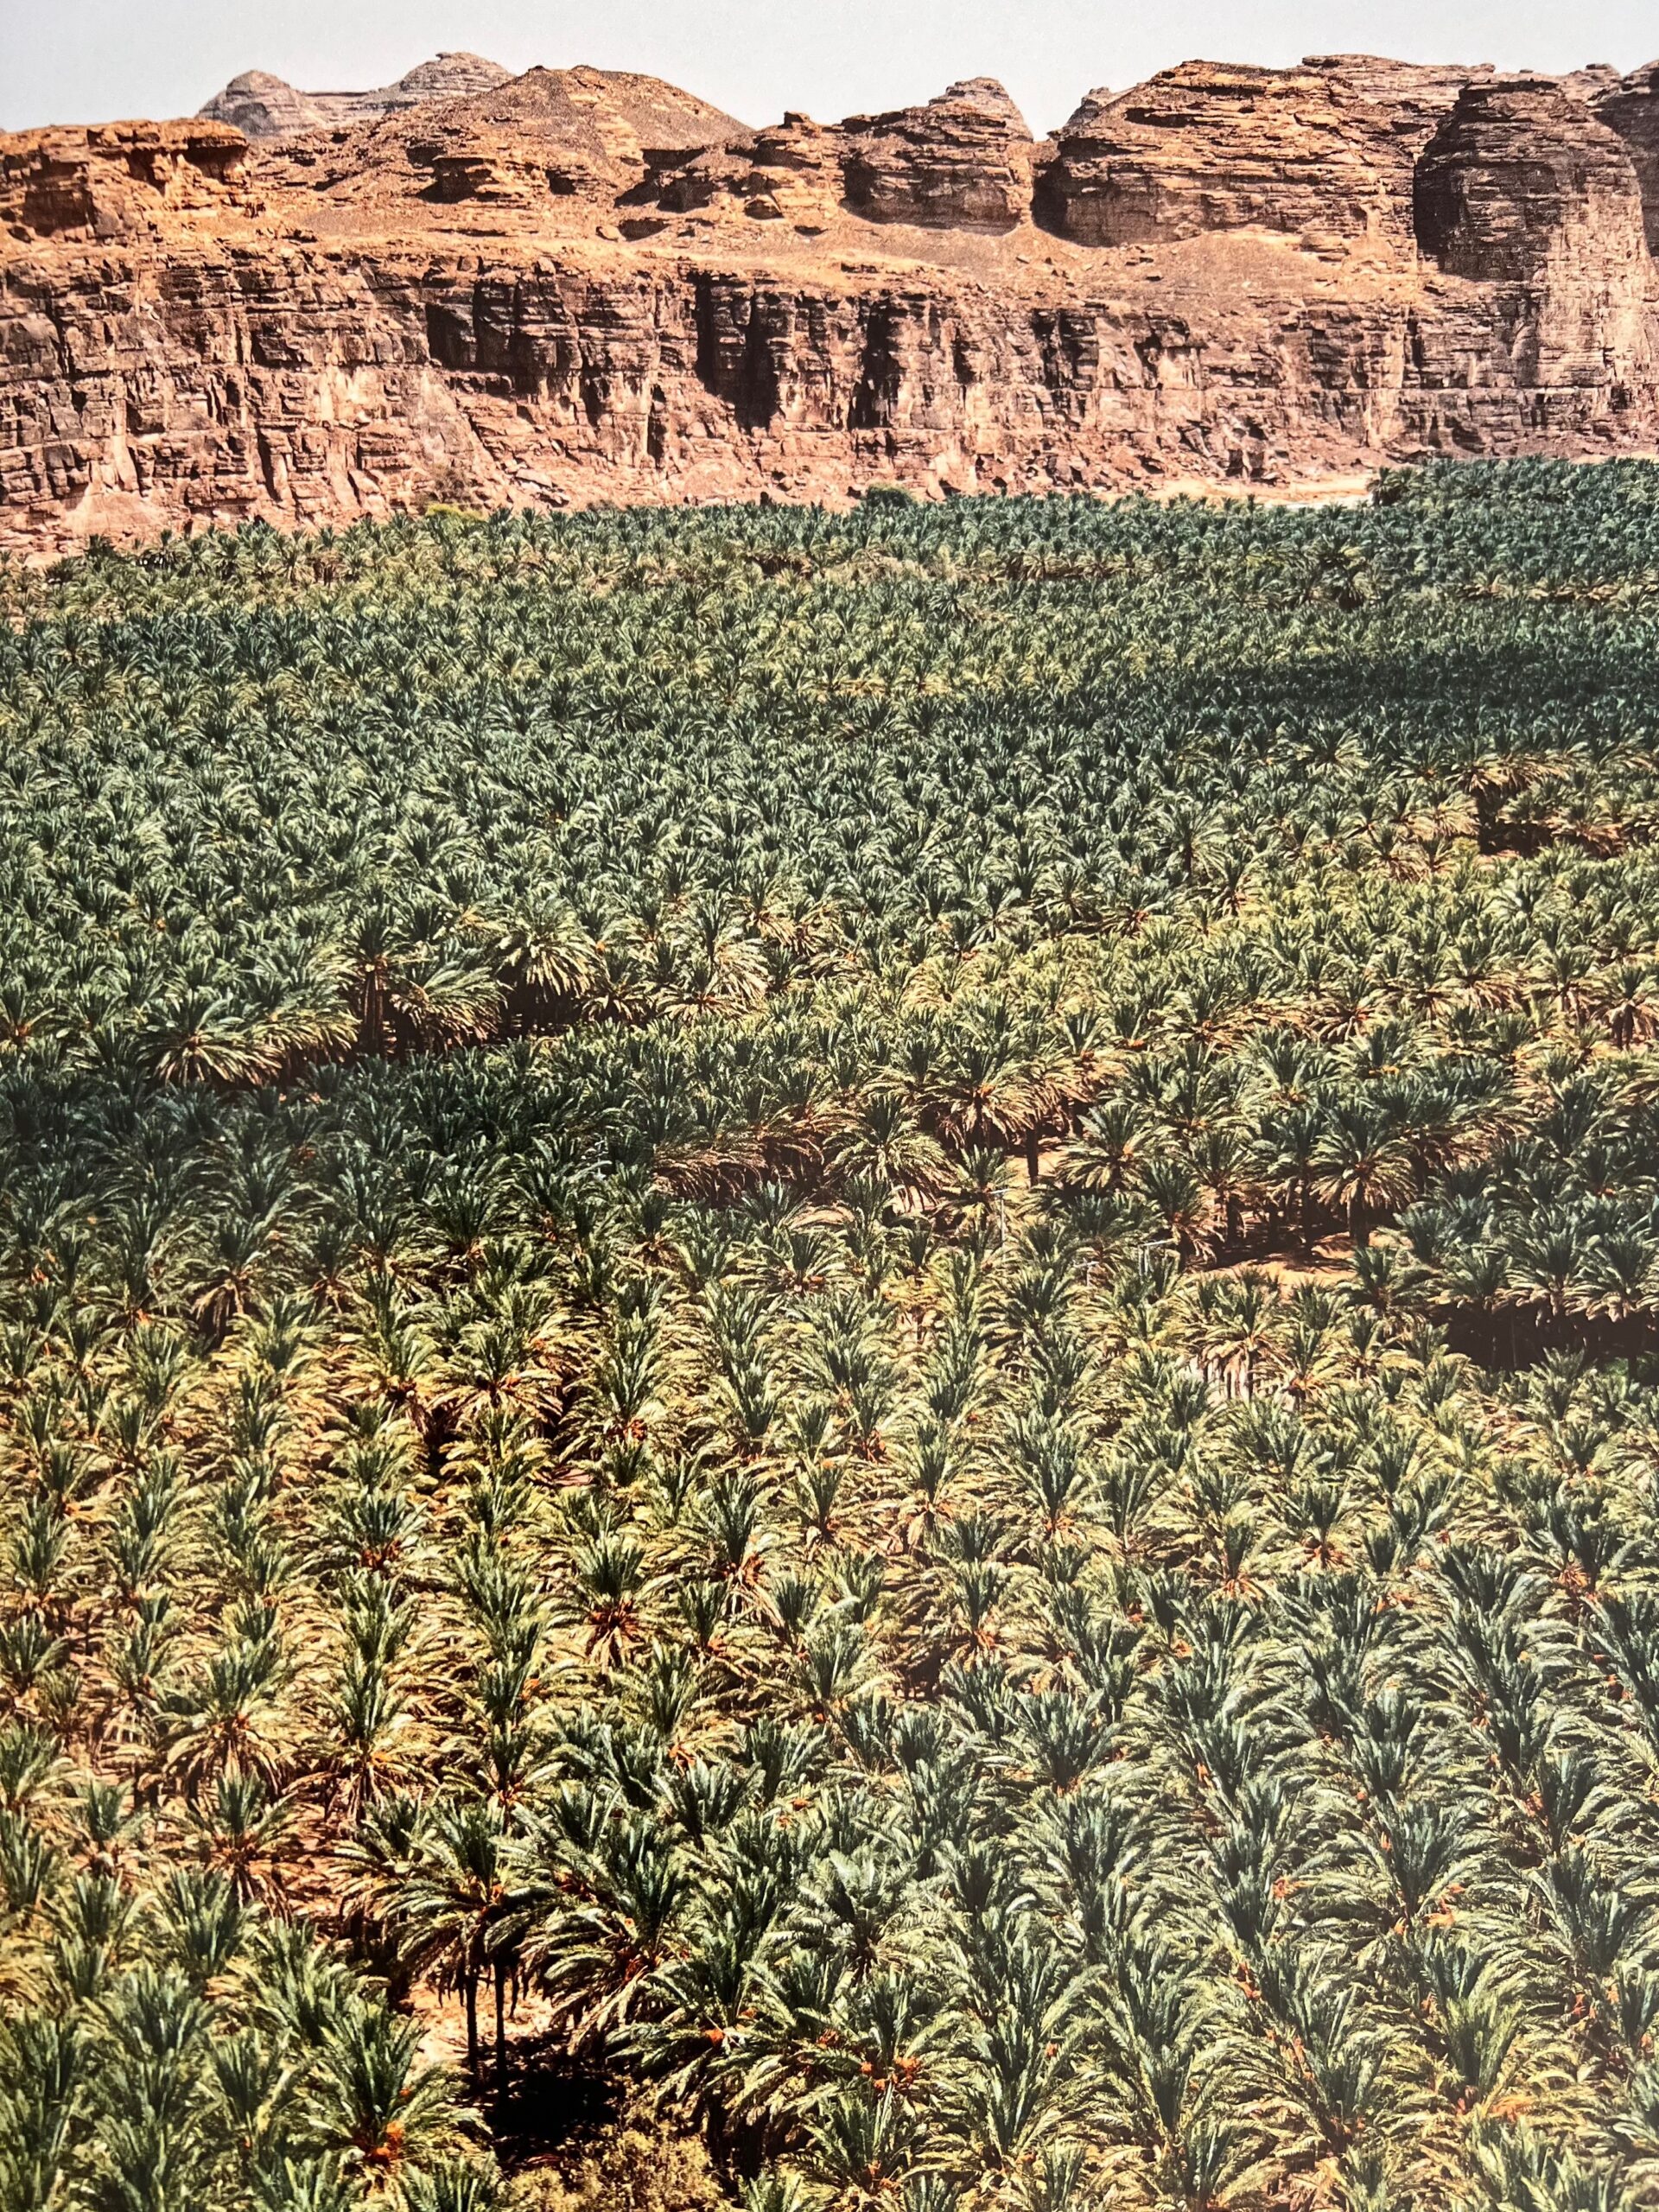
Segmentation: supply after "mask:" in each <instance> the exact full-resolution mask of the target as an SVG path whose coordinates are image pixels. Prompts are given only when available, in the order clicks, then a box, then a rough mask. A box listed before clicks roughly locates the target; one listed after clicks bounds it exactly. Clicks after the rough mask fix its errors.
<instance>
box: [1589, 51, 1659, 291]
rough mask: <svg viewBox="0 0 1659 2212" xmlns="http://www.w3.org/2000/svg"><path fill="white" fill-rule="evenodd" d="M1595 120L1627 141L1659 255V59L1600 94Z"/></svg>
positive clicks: (1653, 250) (1651, 247) (1652, 250)
mask: <svg viewBox="0 0 1659 2212" xmlns="http://www.w3.org/2000/svg"><path fill="white" fill-rule="evenodd" d="M1595 113H1596V119H1597V121H1598V122H1599V123H1605V124H1606V125H1607V127H1608V129H1609V130H1616V131H1617V132H1618V135H1619V137H1621V138H1622V139H1623V140H1624V145H1625V149H1626V151H1627V152H1628V153H1629V155H1630V160H1631V162H1632V163H1633V165H1634V167H1635V169H1636V175H1637V182H1638V183H1639V184H1640V186H1641V188H1642V204H1643V209H1644V210H1645V212H1646V217H1647V229H1648V250H1649V252H1650V253H1653V254H1656V255H1659V61H1649V63H1648V65H1647V67H1646V68H1644V69H1633V70H1632V71H1631V72H1630V75H1629V76H1628V77H1626V78H1624V79H1623V80H1622V81H1621V82H1619V83H1618V84H1616V85H1612V86H1609V87H1608V88H1607V89H1606V90H1605V91H1604V92H1601V93H1599V95H1598V97H1597V99H1596V103H1595Z"/></svg>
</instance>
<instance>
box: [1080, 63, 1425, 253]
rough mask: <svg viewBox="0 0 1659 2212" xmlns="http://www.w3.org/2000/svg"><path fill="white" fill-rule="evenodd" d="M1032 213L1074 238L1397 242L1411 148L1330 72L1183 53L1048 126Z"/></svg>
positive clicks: (1379, 112) (1370, 103) (1402, 229)
mask: <svg viewBox="0 0 1659 2212" xmlns="http://www.w3.org/2000/svg"><path fill="white" fill-rule="evenodd" d="M1453 97H1455V94H1454V95H1453ZM1424 135H1425V136H1427V132H1425V134H1424ZM1038 208H1039V215H1040V217H1041V219H1043V220H1044V221H1046V222H1047V223H1049V224H1051V225H1052V227H1053V228H1054V229H1055V230H1056V231H1057V232H1059V234H1060V235H1061V236H1062V237H1064V238H1071V239H1074V240H1075V241H1077V243H1078V244H1079V245H1092V246H1108V247H1110V246H1124V245H1162V244H1166V243H1168V242H1170V241H1172V240H1174V239H1178V238H1197V237H1198V236H1200V235H1202V234H1204V233H1205V232H1216V231H1235V230H1245V229H1261V230H1268V231H1278V232H1286V233H1287V234H1289V235H1290V236H1293V237H1300V238H1308V239H1310V240H1311V241H1313V242H1315V243H1322V242H1326V241H1333V240H1340V241H1348V240H1352V239H1355V238H1365V237H1367V236H1370V237H1374V238H1377V239H1378V240H1379V241H1382V242H1383V243H1385V244H1387V245H1395V244H1396V243H1397V242H1398V241H1399V240H1400V239H1402V238H1403V237H1405V236H1406V235H1407V234H1408V232H1409V227H1410V152H1409V148H1408V147H1407V148H1405V149H1402V145H1401V143H1400V140H1399V138H1398V137H1397V136H1396V133H1395V130H1394V127H1393V114H1392V110H1391V108H1390V107H1389V105H1384V104H1383V103H1380V102H1378V101H1377V100H1376V99H1367V98H1365V97H1363V95H1362V93H1361V92H1359V91H1358V90H1357V88H1354V87H1353V86H1351V85H1350V83H1349V82H1348V81H1347V79H1345V78H1344V76H1343V75H1342V74H1341V73H1339V72H1338V71H1337V70H1334V69H1328V68H1319V67H1306V66H1305V67H1302V68H1300V69H1293V70H1273V69H1247V68H1224V67H1218V66H1217V65H1216V64H1214V63H1211V62H1204V61H1193V62H1185V63H1183V64H1182V66H1181V67H1179V69H1169V70H1166V71H1165V72H1164V73H1162V75H1160V76H1157V77H1154V78H1153V79H1152V80H1151V81H1150V83H1148V84H1145V85H1139V86H1135V89H1134V90H1133V91H1132V92H1122V93H1119V94H1118V95H1116V97H1114V96H1113V95H1111V94H1110V93H1106V92H1091V93H1090V96H1089V97H1088V99H1085V100H1084V103H1083V105H1081V106H1080V107H1079V108H1078V109H1077V112H1076V114H1075V115H1073V116H1072V118H1071V120H1070V122H1069V123H1067V124H1065V127H1064V129H1063V130H1060V131H1059V132H1058V134H1057V137H1056V146H1055V153H1054V158H1053V159H1052V162H1050V163H1049V164H1048V166H1047V167H1046V169H1045V171H1044V173H1043V175H1042V178H1041V181H1040V182H1039V188H1038Z"/></svg>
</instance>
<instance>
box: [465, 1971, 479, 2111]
mask: <svg viewBox="0 0 1659 2212" xmlns="http://www.w3.org/2000/svg"><path fill="white" fill-rule="evenodd" d="M461 1986H462V1988H463V1989H464V1990H465V1992H466V1995H467V2073H468V2074H469V2075H471V2076H472V2082H473V2087H474V2088H478V2086H479V2079H478V1976H477V1975H476V1974H472V1973H468V1974H467V1976H466V1977H465V1979H464V1980H463V1982H462V1984H461Z"/></svg>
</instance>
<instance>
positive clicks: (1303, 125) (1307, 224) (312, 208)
mask: <svg viewBox="0 0 1659 2212" xmlns="http://www.w3.org/2000/svg"><path fill="white" fill-rule="evenodd" d="M1592 91H1593V87H1592ZM1596 97H1597V99H1598V107H1599V112H1601V113H1604V114H1605V110H1606V106H1607V101H1608V99H1609V98H1610V97H1611V96H1610V95H1604V94H1597V95H1596ZM1618 97H1619V98H1621V99H1624V98H1630V97H1635V98H1637V99H1639V98H1641V97H1643V95H1642V93H1641V91H1640V88H1639V87H1638V88H1637V92H1636V93H1635V94H1634V95H1632V94H1631V93H1630V89H1629V86H1628V81H1627V82H1626V83H1624V84H1621V85H1620V86H1619V87H1618ZM1643 112H1646V111H1643ZM122 131H124V132H126V134H127V135H126V136H125V137H123V136H122V135H121V132H122ZM0 213H3V218H4V220H5V223H6V225H7V226H8V230H7V238H6V242H5V244H4V245H3V250H0V546H7V547H10V548H11V549H12V550H18V551H22V552H26V553H31V554H43V553H50V552H53V551H55V550H60V549H63V548H65V547H67V546H71V545H73V544H74V543H77V542H79V541H80V540H81V539H83V538H84V537H85V535H86V533H87V532H88V531H94V530H97V531H106V532H109V533H110V534H112V535H114V536H116V537H120V538H124V539H137V538H142V537H145V536H147V535H153V534H155V533H156V531H159V530H160V529H162V528H175V529H176V528H189V527H195V526H197V525H199V524H206V523H208V522H214V523H226V522H233V521H236V520H238V519H239V518H246V517H252V516H259V517H263V518H266V519H269V520H270V521H272V522H275V523H277V524H313V523H321V522H340V521H344V520H349V519H352V518H355V517H357V516H359V515H383V514H386V513H390V512H396V511H397V510H398V509H400V508H404V507H408V506H410V505H421V504H422V503H423V502H425V501H428V500H429V499H433V498H435V497H437V498H446V499H459V500H461V501H464V502H467V503H470V504H480V505H482V504H489V503H494V502H498V501H522V502H535V503H540V504H565V503H572V502H581V501H590V500H595V499H614V500H625V499H644V500H681V499H731V498H756V497H760V496H763V495H764V496H769V497H774V498H787V499H828V500H832V501H833V500H841V499H848V498H851V497H855V496H856V495H857V494H858V493H860V492H861V490H863V489H864V488H866V487H868V486H870V485H873V484H880V483H891V482H894V481H897V482H901V483H905V484H907V485H910V486H913V487H914V488H915V489H916V490H918V492H920V493H923V494H925V495H929V496H938V495H942V494H944V493H947V492H951V491H969V490H976V489H977V490H994V489H1008V490H1072V489H1084V488H1088V489H1099V490H1110V489H1118V488H1122V487H1125V486H1136V485H1139V486H1164V487H1170V486H1185V487H1187V488H1201V487H1202V486H1204V485H1205V484H1206V483H1217V482H1225V481H1227V480H1232V481H1234V482H1237V483H1242V484H1245V485H1249V486H1255V487H1260V488H1262V489H1265V490H1269V491H1271V490H1274V489H1275V488H1283V487H1286V486H1299V485H1300V486H1318V485H1319V484H1320V483H1329V482H1332V481H1333V480H1344V481H1346V480H1354V479H1356V478H1357V477H1361V476H1363V472H1364V471H1366V470H1367V469H1369V468H1371V467H1376V465H1378V464H1379V463H1380V462H1382V461H1385V460H1400V459H1408V458H1410V457H1412V456H1414V455H1421V454H1430V453H1437V452H1438V453H1448V452H1449V453H1457V454H1510V453H1522V452H1529V451H1539V450H1546V451H1552V452H1562V453H1580V454H1593V453H1600V452H1611V451H1621V450H1622V451H1637V450H1644V449H1653V448H1659V372H1656V367H1655V351H1656V331H1659V287H1656V279H1655V275H1654V269H1653V263H1652V258H1651V255H1650V253H1649V247H1648V245H1647V242H1646V238H1645V235H1644V232H1643V219H1642V213H1641V200H1640V194H1639V192H1638V188H1637V171H1636V168H1635V167H1634V156H1633V152H1632V150H1631V142H1630V140H1629V139H1628V138H1627V137H1624V136H1622V135H1620V134H1618V133H1617V132H1615V131H1614V130H1612V129H1611V126H1608V125H1605V124H1601V123H1599V122H1597V121H1595V120H1593V119H1592V117H1591V114H1590V112H1589V111H1588V109H1587V108H1586V105H1585V102H1584V100H1583V99H1582V98H1579V97H1575V96H1574V95H1573V94H1570V93H1568V92H1566V91H1564V90H1563V89H1562V88H1560V86H1552V85H1550V84H1548V83H1546V82H1542V81H1540V80H1509V79H1506V80H1497V79H1493V78H1492V77H1491V73H1490V72H1486V73H1477V72H1428V71H1411V70H1406V69H1404V68H1402V67H1401V66H1400V65H1394V64H1389V63H1386V62H1383V61H1380V60H1375V59H1374V58H1370V57H1363V56H1360V57H1354V56H1338V57H1323V58H1320V59H1319V60H1315V61H1313V62H1311V63H1309V64H1307V65H1306V66H1305V67H1303V68H1302V69H1300V70H1298V71H1294V72H1278V73H1269V72H1243V71H1236V70H1221V69H1217V68H1213V67H1200V66H1194V67H1190V68H1187V69H1184V70H1181V71H1176V72H1172V73H1169V76H1168V77H1167V78H1166V79H1159V80H1156V81H1155V83H1154V85H1153V86H1149V87H1143V88H1141V90H1140V91H1139V92H1135V93H1130V94H1126V95H1123V96H1122V98H1121V99H1116V100H1110V99H1098V98H1097V99H1093V100H1091V101H1089V102H1085V103H1084V109H1083V110H1082V111H1080V113H1079V117H1078V118H1074V123H1073V124H1072V125H1071V126H1069V127H1068V130H1067V131H1066V133H1065V134H1063V135H1062V137H1061V138H1060V140H1059V142H1058V144H1057V145H1056V146H1054V147H1052V148H1047V149H1045V148H1033V146H1032V145H1031V142H1030V140H1029V137H1027V135H1026V133H1025V130H1024V125H1023V124H1022V123H1021V122H1020V118H1018V116H1017V114H1016V113H1015V112H1014V110H1013V109H1012V105H1011V104H1009V103H1007V99H1006V95H1004V94H1002V93H1001V90H1000V87H994V86H988V85H986V84H983V83H975V84H970V85H965V86H956V87H952V88H951V90H950V92H949V93H947V94H946V95H944V97H943V99H941V100H940V101H938V102H935V103H931V104H930V105H928V106H926V107H923V108H919V109H912V110H906V111H899V113H897V114H895V115H893V116H883V117H880V118H853V119H852V120H851V121H850V122H849V124H845V125H842V126H837V127H827V126H823V125H820V124H815V123H813V122H811V121H810V120H809V119H808V118H804V117H801V116H792V117H790V118H785V122H784V123H783V124H780V125H779V126H777V127H776V128H774V129H772V130H765V131H760V132H748V131H743V130H741V129H740V128H739V127H738V126H737V125H735V124H733V123H732V121H731V118H727V117H721V115H720V114H719V111H716V110H713V109H709V108H708V107H707V106H706V105H705V104H703V103H701V102H696V101H692V100H690V99H689V98H687V96H685V95H682V94H679V93H677V92H674V90H673V88H672V87H669V86H659V85H658V84H657V83H656V82H655V80H652V79H619V78H616V77H612V76H607V75H605V74H604V73H600V72H581V71H573V72H552V71H540V72H532V73H531V74H530V76H529V77H527V78H525V79H518V80H515V83H514V84H513V85H511V86H505V87H498V88H495V89H493V90H492V91H489V92H484V93H481V94H474V95H469V96H468V97H467V98H466V99H461V100H458V101H451V102H445V103H440V104H438V105H435V106H431V107H426V108H422V109H418V110H416V111H412V112H409V113H405V114H401V115H395V116H391V117H383V118H379V119H378V120H376V121H373V122H371V123H367V124H358V125H356V126H354V127H353V129H352V130H347V131H346V132H343V133H325V134H318V133H315V132H314V133H311V134H309V135H308V136H302V137H299V138H297V139H294V140H290V141H286V142H283V143H281V144H279V145H277V146H275V147H273V148H270V149H257V150H256V152H255V153H253V154H252V155H249V154H247V153H246V150H245V146H244V142H243V141H242V140H241V139H240V138H239V137H238V136H237V135H236V134H234V133H233V132H230V131H228V130H225V128H224V127H223V126H215V125H213V124H202V123H197V124H188V125H167V126H121V127H120V130H118V131H117V132H116V133H115V134H114V135H113V136H111V135H110V134H99V133H87V132H81V133H68V134H65V133H49V132H48V133H30V134H22V135H20V136H19V137H16V138H14V139H12V140H9V141H3V142H0ZM1033 213H1034V217H1035V219H1033Z"/></svg>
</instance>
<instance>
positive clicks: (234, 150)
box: [0, 121, 258, 245]
mask: <svg viewBox="0 0 1659 2212" xmlns="http://www.w3.org/2000/svg"><path fill="white" fill-rule="evenodd" d="M247 153H248V149H247V143H246V141H245V139H244V138H243V137H242V135H241V133H240V132H239V131H237V130H230V129H228V128H227V127H226V125H225V124H219V123H203V122H200V121H192V122H188V123H105V124H92V125H90V126H87V127H76V128H66V129H60V130H22V131H16V132H13V133H11V134H10V136H8V137H0V227H3V229H4V230H5V231H6V232H8V233H9V234H10V237H11V238H13V239H14V240H19V241H23V242H28V241H29V240H32V239H35V238H52V239H55V240H60V241H61V242H63V243H64V244H66V245H67V244H70V243H73V242H77V241H81V240H87V239H105V238H130V237H131V236H133V235H134V234H135V233H136V232H155V233H156V234H157V235H160V234H161V233H162V231H163V230H164V229H166V228H167V227H168V226H177V225H178V224H179V223H180V221H181V219H183V220H185V221H188V219H190V218H193V217H207V218H209V219H211V218H213V216H215V215H219V214H225V213H229V212H231V211H232V209H235V210H239V211H242V212H245V213H252V212H253V211H254V210H255V209H256V208H257V204H258V203H257V198H256V196H255V195H254V194H253V193H252V192H251V190H250V189H249V188H248V184H247Z"/></svg>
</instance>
